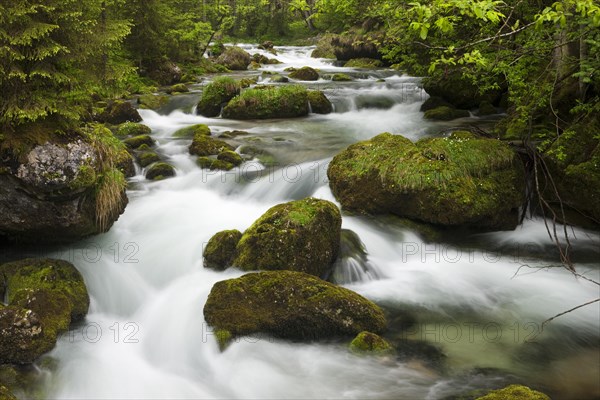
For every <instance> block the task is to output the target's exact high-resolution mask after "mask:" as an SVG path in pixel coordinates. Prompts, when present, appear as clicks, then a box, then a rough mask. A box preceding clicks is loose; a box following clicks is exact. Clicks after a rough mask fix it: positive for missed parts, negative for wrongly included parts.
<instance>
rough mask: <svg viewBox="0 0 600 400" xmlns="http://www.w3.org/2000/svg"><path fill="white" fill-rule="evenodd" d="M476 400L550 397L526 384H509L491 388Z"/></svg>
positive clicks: (538, 399) (524, 399) (547, 399)
mask: <svg viewBox="0 0 600 400" xmlns="http://www.w3.org/2000/svg"><path fill="white" fill-rule="evenodd" d="M476 400H550V397H548V396H547V395H545V394H544V393H542V392H538V391H536V390H532V389H530V388H528V387H527V386H523V385H510V386H507V387H505V388H503V389H498V390H493V391H491V392H490V393H488V394H486V395H485V396H482V397H478V398H477V399H476Z"/></svg>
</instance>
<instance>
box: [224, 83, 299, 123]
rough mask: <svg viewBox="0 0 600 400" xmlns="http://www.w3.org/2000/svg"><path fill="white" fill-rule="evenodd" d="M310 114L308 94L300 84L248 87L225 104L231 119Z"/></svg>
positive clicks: (288, 116) (225, 111)
mask: <svg viewBox="0 0 600 400" xmlns="http://www.w3.org/2000/svg"><path fill="white" fill-rule="evenodd" d="M307 114H308V95H307V91H306V88H304V87H302V86H300V85H289V86H288V85H285V86H268V87H263V88H258V87H257V88H254V89H246V90H245V91H244V92H242V93H241V94H240V95H239V96H237V97H235V98H234V99H233V100H231V101H230V102H229V104H227V106H225V108H224V109H223V117H224V118H231V119H242V120H245V119H268V118H294V117H302V116H305V115H307Z"/></svg>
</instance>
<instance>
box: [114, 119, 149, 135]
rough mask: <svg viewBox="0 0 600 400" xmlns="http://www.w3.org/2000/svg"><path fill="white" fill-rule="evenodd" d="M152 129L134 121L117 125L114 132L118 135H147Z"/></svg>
mask: <svg viewBox="0 0 600 400" xmlns="http://www.w3.org/2000/svg"><path fill="white" fill-rule="evenodd" d="M151 132H152V130H151V129H150V128H149V127H148V126H146V125H144V124H138V123H135V122H125V123H122V124H121V125H119V126H118V128H117V132H116V133H115V134H116V135H117V136H118V137H127V136H140V135H149V134H150V133H151Z"/></svg>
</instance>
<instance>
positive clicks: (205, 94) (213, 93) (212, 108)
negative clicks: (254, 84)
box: [196, 76, 240, 118]
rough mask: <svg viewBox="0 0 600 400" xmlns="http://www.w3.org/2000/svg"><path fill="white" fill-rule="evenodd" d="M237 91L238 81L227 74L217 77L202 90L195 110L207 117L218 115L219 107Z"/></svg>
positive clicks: (238, 91) (219, 112) (238, 90)
mask: <svg viewBox="0 0 600 400" xmlns="http://www.w3.org/2000/svg"><path fill="white" fill-rule="evenodd" d="M239 93H240V84H239V82H237V81H235V80H234V79H233V78H230V77H228V76H223V77H218V78H216V79H215V80H214V81H212V82H211V83H209V84H208V85H206V86H205V87H204V89H203V90H202V97H201V98H200V101H199V102H198V107H197V108H196V112H197V113H198V114H200V115H203V116H205V117H208V118H213V117H218V116H219V114H221V108H222V107H223V106H224V105H226V104H227V102H229V100H231V99H233V98H234V97H235V96H237V95H238V94H239Z"/></svg>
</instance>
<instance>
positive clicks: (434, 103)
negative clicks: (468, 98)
mask: <svg viewBox="0 0 600 400" xmlns="http://www.w3.org/2000/svg"><path fill="white" fill-rule="evenodd" d="M442 106H445V107H452V104H450V103H448V102H447V101H446V100H444V99H442V98H441V97H438V96H429V97H428V98H427V100H425V101H424V102H423V104H421V108H420V111H422V112H425V111H428V110H433V109H434V108H438V107H442Z"/></svg>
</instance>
